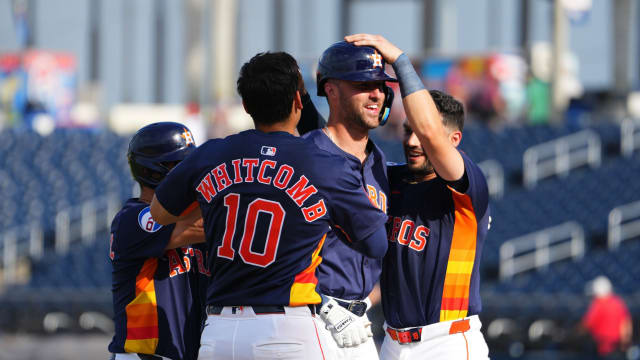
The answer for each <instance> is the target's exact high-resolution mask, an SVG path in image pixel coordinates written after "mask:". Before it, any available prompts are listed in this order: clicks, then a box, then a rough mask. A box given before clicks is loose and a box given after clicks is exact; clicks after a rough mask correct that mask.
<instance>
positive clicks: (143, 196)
mask: <svg viewBox="0 0 640 360" xmlns="http://www.w3.org/2000/svg"><path fill="white" fill-rule="evenodd" d="M154 193H155V191H154V190H153V189H152V188H148V187H146V186H142V187H141V189H140V196H139V197H138V200H140V201H142V202H143V203H146V204H151V200H153V194H154Z"/></svg>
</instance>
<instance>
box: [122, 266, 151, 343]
mask: <svg viewBox="0 0 640 360" xmlns="http://www.w3.org/2000/svg"><path fill="white" fill-rule="evenodd" d="M157 268H158V259H156V258H151V259H147V260H146V261H145V262H144V264H143V265H142V269H140V273H139V274H138V276H137V277H136V297H135V298H134V299H133V300H132V301H131V302H130V303H129V304H128V305H127V307H126V309H125V311H126V313H127V339H126V340H125V343H124V350H125V351H126V352H132V353H143V354H153V353H155V351H156V347H157V346H158V308H157V303H156V291H155V284H154V281H153V277H154V275H155V273H156V269H157Z"/></svg>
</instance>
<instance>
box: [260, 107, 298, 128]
mask: <svg viewBox="0 0 640 360" xmlns="http://www.w3.org/2000/svg"><path fill="white" fill-rule="evenodd" d="M294 105H295V104H294ZM299 121H300V111H299V110H296V109H295V108H294V109H293V110H292V111H291V113H290V114H289V116H288V117H287V118H286V119H284V120H282V121H278V122H276V123H273V124H258V123H256V122H255V121H254V125H255V127H256V130H259V131H262V132H265V133H270V132H278V131H284V132H288V133H289V134H291V135H295V134H296V126H298V122H299Z"/></svg>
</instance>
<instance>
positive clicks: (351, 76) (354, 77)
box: [327, 70, 398, 82]
mask: <svg viewBox="0 0 640 360" xmlns="http://www.w3.org/2000/svg"><path fill="white" fill-rule="evenodd" d="M327 78H329V79H331V78H334V79H339V80H347V81H363V82H365V81H391V82H398V79H396V78H394V77H393V76H391V75H389V74H387V73H386V72H384V71H383V70H379V71H353V72H348V73H342V74H339V75H336V76H327Z"/></svg>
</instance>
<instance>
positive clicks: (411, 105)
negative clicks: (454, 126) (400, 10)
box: [393, 53, 444, 141]
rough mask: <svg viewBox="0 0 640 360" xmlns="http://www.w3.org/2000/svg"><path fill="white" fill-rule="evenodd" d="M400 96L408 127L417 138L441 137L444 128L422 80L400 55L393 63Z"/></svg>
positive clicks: (403, 55)
mask: <svg viewBox="0 0 640 360" xmlns="http://www.w3.org/2000/svg"><path fill="white" fill-rule="evenodd" d="M393 70H394V71H395V72H396V76H397V77H398V82H399V85H400V93H401V94H402V104H403V105H404V109H405V112H406V114H407V120H408V121H409V126H411V129H412V130H413V132H414V133H416V135H417V136H418V138H424V139H426V140H428V141H435V140H437V139H438V138H439V137H441V136H442V130H443V128H444V126H443V123H442V117H441V116H440V112H439V111H438V108H437V107H436V104H435V103H434V102H433V99H431V95H429V92H428V91H427V90H426V89H425V88H424V84H423V83H422V80H421V79H420V77H419V76H418V74H417V73H416V71H415V69H414V68H413V65H412V64H411V61H410V60H409V57H407V55H406V54H404V53H403V54H402V55H400V56H399V57H398V59H396V61H395V62H394V63H393Z"/></svg>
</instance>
